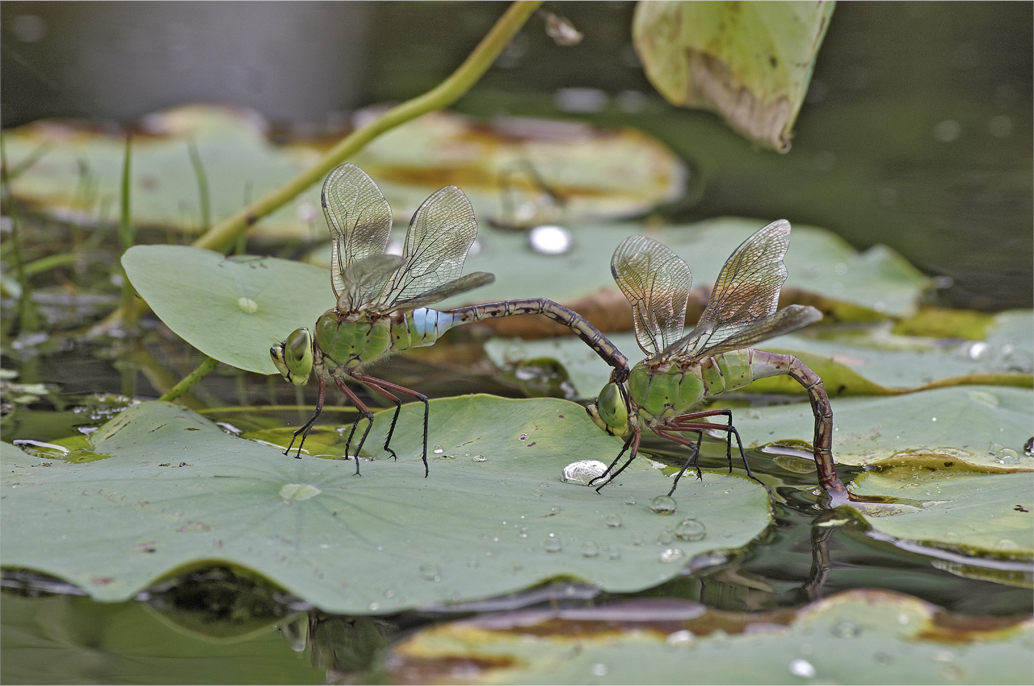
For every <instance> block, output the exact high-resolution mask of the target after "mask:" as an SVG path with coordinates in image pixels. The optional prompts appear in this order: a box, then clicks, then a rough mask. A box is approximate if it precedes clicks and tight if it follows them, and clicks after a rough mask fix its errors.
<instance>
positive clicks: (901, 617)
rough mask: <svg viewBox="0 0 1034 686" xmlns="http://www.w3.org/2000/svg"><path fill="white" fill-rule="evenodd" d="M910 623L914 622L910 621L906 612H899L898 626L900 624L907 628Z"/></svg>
mask: <svg viewBox="0 0 1034 686" xmlns="http://www.w3.org/2000/svg"><path fill="white" fill-rule="evenodd" d="M910 621H912V620H911V619H909V617H908V615H907V614H905V613H904V612H899V613H898V624H900V625H901V626H905V625H906V624H908V623H909V622H910Z"/></svg>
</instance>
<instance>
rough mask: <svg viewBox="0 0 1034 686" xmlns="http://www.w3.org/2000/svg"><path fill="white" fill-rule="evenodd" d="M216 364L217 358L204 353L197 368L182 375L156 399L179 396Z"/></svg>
mask: <svg viewBox="0 0 1034 686" xmlns="http://www.w3.org/2000/svg"><path fill="white" fill-rule="evenodd" d="M217 364H219V361H218V360H216V359H215V358H212V357H209V356H208V355H205V359H204V361H203V362H202V363H201V364H199V365H198V367H197V369H195V370H194V371H192V372H191V373H190V374H187V375H186V376H185V377H183V380H182V381H180V382H179V383H178V384H176V385H175V386H173V387H172V388H170V389H169V391H168V393H166V394H165V395H163V396H161V397H160V398H158V400H164V401H166V402H172V401H173V400H175V399H176V398H178V397H180V396H181V395H183V394H184V393H186V392H187V391H189V390H190V388H191V386H193V385H194V384H196V383H197V382H198V381H200V380H201V379H203V378H205V376H206V375H207V374H208V372H210V371H212V370H213V369H215V366H216V365H217Z"/></svg>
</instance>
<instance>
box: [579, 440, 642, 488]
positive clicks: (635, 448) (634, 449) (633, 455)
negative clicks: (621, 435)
mask: <svg viewBox="0 0 1034 686" xmlns="http://www.w3.org/2000/svg"><path fill="white" fill-rule="evenodd" d="M639 438H640V434H639V429H638V428H634V429H632V435H631V436H629V437H628V438H627V439H625V445H624V446H622V448H621V452H619V453H618V456H617V457H615V458H614V461H613V462H611V463H610V466H609V467H607V468H606V469H605V470H604V471H603V473H602V474H600V475H599V476H597V477H596V478H595V479H593V480H592V481H590V482H589V485H590V486H592V485H593V484H594V483H596V482H597V481H599V480H600V479H602V478H603V477H605V476H607V475H608V474H609V475H610V478H609V479H607V480H606V481H605V482H603V483H602V484H600V485H599V486H597V487H596V492H597V493H599V492H600V489H601V488H603V487H604V486H606V485H607V484H609V483H610V482H611V481H613V480H614V479H616V478H618V475H619V474H621V472H623V471H625V468H626V467H628V465H630V464H632V460H634V459H635V458H636V456H637V455H638V454H639ZM630 445H631V446H632V450H631V452H630V453H629V455H628V461H627V462H625V464H623V465H621V469H619V470H617V471H616V472H614V473H611V471H610V470H612V469H613V468H614V465H616V464H617V463H618V460H620V459H621V456H622V455H624V454H625V451H626V450H628V447H629V446H630Z"/></svg>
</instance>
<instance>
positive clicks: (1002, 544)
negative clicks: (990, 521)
mask: <svg viewBox="0 0 1034 686" xmlns="http://www.w3.org/2000/svg"><path fill="white" fill-rule="evenodd" d="M995 548H996V549H998V550H1019V549H1020V545H1019V544H1018V543H1017V542H1016V541H1014V540H1012V539H1011V538H999V539H998V543H995Z"/></svg>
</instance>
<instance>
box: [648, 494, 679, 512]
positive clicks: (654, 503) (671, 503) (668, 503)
mask: <svg viewBox="0 0 1034 686" xmlns="http://www.w3.org/2000/svg"><path fill="white" fill-rule="evenodd" d="M677 508H678V504H677V503H676V502H675V499H674V498H672V497H670V496H667V495H659V496H657V497H656V498H654V499H653V500H651V501H650V511H651V512H653V513H654V514H662V515H670V514H672V513H674V512H675V510H676V509H677Z"/></svg>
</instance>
